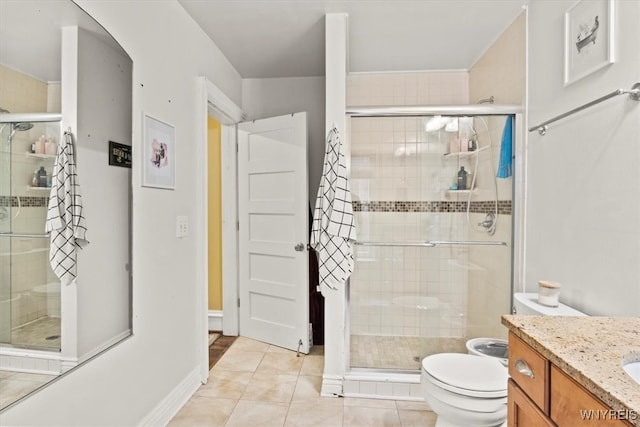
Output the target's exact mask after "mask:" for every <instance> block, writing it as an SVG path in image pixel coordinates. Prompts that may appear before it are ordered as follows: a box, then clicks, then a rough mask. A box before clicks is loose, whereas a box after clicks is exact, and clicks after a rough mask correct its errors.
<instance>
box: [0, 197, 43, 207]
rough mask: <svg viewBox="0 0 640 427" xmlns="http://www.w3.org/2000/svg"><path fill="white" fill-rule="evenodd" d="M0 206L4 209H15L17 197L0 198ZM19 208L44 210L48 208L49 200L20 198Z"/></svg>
mask: <svg viewBox="0 0 640 427" xmlns="http://www.w3.org/2000/svg"><path fill="white" fill-rule="evenodd" d="M0 206H2V207H5V208H9V207H11V208H17V207H18V196H0ZM20 206H21V207H23V208H46V207H47V206H49V198H48V197H34V196H20Z"/></svg>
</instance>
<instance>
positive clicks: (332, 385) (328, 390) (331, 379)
mask: <svg viewBox="0 0 640 427" xmlns="http://www.w3.org/2000/svg"><path fill="white" fill-rule="evenodd" d="M320 396H322V397H343V394H342V377H341V376H338V375H323V376H322V390H321V391H320Z"/></svg>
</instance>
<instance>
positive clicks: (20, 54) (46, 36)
mask: <svg viewBox="0 0 640 427" xmlns="http://www.w3.org/2000/svg"><path fill="white" fill-rule="evenodd" d="M64 26H78V27H80V28H83V29H84V30H86V31H89V32H91V33H92V34H93V35H94V36H96V37H99V38H100V39H101V40H103V41H104V42H106V43H110V44H112V45H113V46H114V47H119V46H118V45H117V43H115V41H114V40H113V38H112V37H111V36H110V35H109V34H108V33H107V32H106V31H105V30H104V28H102V27H101V26H100V25H99V24H98V23H97V22H96V21H95V20H93V19H92V18H91V17H90V16H89V15H88V14H86V13H85V12H84V11H83V10H82V9H80V8H79V7H78V6H77V5H76V4H75V3H73V2H71V1H51V0H0V64H2V65H5V66H7V67H9V68H12V69H14V70H17V71H20V72H22V73H25V74H27V75H30V76H32V77H35V78H37V79H40V80H42V81H45V82H55V81H60V45H61V33H60V28H61V27H64Z"/></svg>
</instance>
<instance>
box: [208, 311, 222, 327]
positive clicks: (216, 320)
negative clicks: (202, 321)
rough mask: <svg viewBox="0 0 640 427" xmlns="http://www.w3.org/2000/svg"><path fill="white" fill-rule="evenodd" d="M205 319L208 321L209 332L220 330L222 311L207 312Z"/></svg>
mask: <svg viewBox="0 0 640 427" xmlns="http://www.w3.org/2000/svg"><path fill="white" fill-rule="evenodd" d="M207 319H209V330H210V331H221V330H222V310H209V312H208V313H207Z"/></svg>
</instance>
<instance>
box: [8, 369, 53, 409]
mask: <svg viewBox="0 0 640 427" xmlns="http://www.w3.org/2000/svg"><path fill="white" fill-rule="evenodd" d="M54 378H56V376H55V375H44V374H28V373H24V372H10V371H0V409H3V408H4V407H6V406H9V405H10V404H12V403H13V402H15V401H16V400H19V399H21V398H23V397H24V396H26V395H27V394H29V393H32V392H33V391H34V390H36V389H38V388H40V387H42V386H43V385H45V384H47V383H48V382H49V381H51V380H53V379H54Z"/></svg>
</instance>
